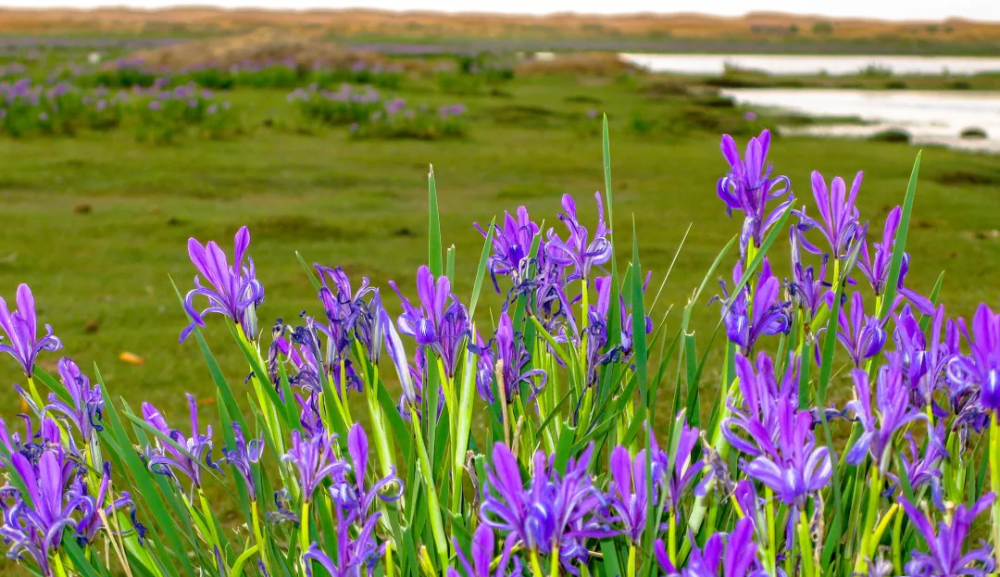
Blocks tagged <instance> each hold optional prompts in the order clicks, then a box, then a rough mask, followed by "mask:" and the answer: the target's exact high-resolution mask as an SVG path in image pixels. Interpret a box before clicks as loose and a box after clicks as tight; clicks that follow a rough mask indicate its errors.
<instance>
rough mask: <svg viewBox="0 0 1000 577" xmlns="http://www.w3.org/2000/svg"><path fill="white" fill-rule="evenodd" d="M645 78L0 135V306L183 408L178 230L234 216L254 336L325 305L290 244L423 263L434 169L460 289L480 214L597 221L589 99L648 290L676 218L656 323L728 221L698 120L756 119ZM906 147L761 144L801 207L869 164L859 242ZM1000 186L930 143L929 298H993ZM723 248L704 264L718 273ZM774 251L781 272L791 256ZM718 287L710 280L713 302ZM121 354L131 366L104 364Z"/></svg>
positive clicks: (186, 365)
mask: <svg viewBox="0 0 1000 577" xmlns="http://www.w3.org/2000/svg"><path fill="white" fill-rule="evenodd" d="M644 84H648V81H643V82H641V83H636V82H622V81H620V80H615V79H608V78H594V77H586V76H561V75H556V76H545V77H531V78H518V79H515V80H512V81H510V82H508V83H505V84H503V86H502V92H499V91H494V94H493V95H491V94H490V93H489V92H488V91H482V92H481V93H478V94H463V95H454V94H443V93H441V92H440V91H439V90H437V89H436V87H435V86H433V85H431V84H428V83H423V84H421V83H417V82H414V83H404V85H403V86H402V87H401V88H400V89H399V90H397V91H393V92H394V93H398V95H399V96H401V97H403V98H406V99H407V100H408V101H413V102H426V103H429V104H431V105H438V104H444V103H454V102H462V103H464V104H465V105H466V106H467V107H468V109H469V112H468V135H467V136H466V137H464V138H454V139H442V140H436V141H424V140H402V139H400V140H355V139H351V138H349V137H348V131H347V129H346V128H325V127H319V126H304V125H303V124H302V123H301V122H300V121H299V120H298V119H296V118H295V115H294V110H293V109H292V107H291V106H290V105H289V104H288V103H287V102H286V100H285V95H286V93H287V91H279V90H264V89H261V90H253V89H240V90H236V91H233V92H231V93H230V94H227V95H226V96H225V97H226V98H229V99H230V100H231V101H232V102H233V106H234V108H236V109H238V110H239V111H240V112H239V113H240V115H241V122H242V124H243V126H244V127H245V130H244V133H243V134H242V135H239V136H236V137H233V138H230V139H227V140H209V139H204V138H198V137H196V136H191V137H185V138H182V139H180V140H178V141H177V142H176V143H175V144H172V145H154V144H151V143H147V142H137V141H136V139H135V137H134V135H133V133H132V132H130V131H129V130H128V128H127V127H126V126H123V127H121V128H120V129H118V130H115V131H110V132H87V131H82V132H80V133H78V134H77V135H75V136H71V137H70V136H66V137H63V136H51V137H46V136H31V137H26V138H23V139H12V138H10V137H3V138H0V195H2V199H3V206H4V212H5V219H4V226H3V227H0V294H2V295H3V296H4V297H5V298H7V299H8V300H9V301H10V300H12V298H13V293H14V289H15V287H16V285H17V284H18V283H21V282H27V283H29V284H30V285H31V286H32V288H33V289H34V292H35V297H36V301H37V303H38V307H39V311H40V318H41V322H45V323H49V324H51V325H52V326H53V328H54V329H55V332H56V334H57V335H58V336H59V337H60V338H62V340H63V342H64V344H65V347H64V349H63V350H62V351H61V353H60V354H66V355H70V356H72V357H73V358H75V359H76V360H77V361H79V362H80V364H81V366H90V365H91V364H92V363H97V364H98V365H99V366H100V368H101V370H102V373H103V374H104V376H105V379H106V380H107V383H108V386H109V387H110V388H111V389H112V390H113V392H114V394H115V395H121V396H123V397H124V398H125V399H126V400H128V401H130V402H133V403H138V402H139V401H140V399H145V400H149V401H151V402H153V403H154V404H156V405H158V406H163V407H166V408H167V410H171V409H173V410H174V411H178V412H179V411H180V410H181V408H182V403H183V393H184V392H187V391H190V392H192V393H194V394H195V395H197V396H198V397H199V398H205V399H208V398H209V397H210V395H211V393H212V382H211V380H210V378H209V375H208V373H207V371H206V368H205V366H204V363H203V361H202V360H201V357H200V355H199V354H198V352H197V350H196V345H195V344H194V343H193V342H189V343H185V344H178V343H177V336H178V333H179V332H180V330H181V329H182V328H183V327H184V325H185V322H186V319H185V316H184V313H183V311H182V309H181V307H180V303H179V302H178V298H177V296H176V294H175V293H174V290H173V288H172V286H171V278H172V279H173V280H174V281H175V282H176V283H177V285H178V287H179V288H180V290H181V291H186V290H188V289H189V288H190V287H191V282H192V277H193V275H194V268H193V267H192V266H191V265H190V263H189V262H188V258H187V250H186V240H187V239H188V237H195V238H198V239H200V240H201V241H203V242H204V241H207V240H217V241H219V242H221V243H222V244H223V246H228V247H231V245H232V237H233V234H234V233H235V231H236V230H237V228H238V227H239V226H241V225H244V224H246V225H248V226H249V227H250V231H251V234H252V238H253V242H252V244H251V249H250V253H251V255H252V256H253V258H254V261H255V263H256V265H257V269H258V275H259V277H260V279H261V280H262V282H263V283H264V285H265V287H266V295H267V301H266V303H265V305H264V306H263V307H262V309H261V312H260V314H261V327H262V328H264V329H265V330H266V329H267V328H268V327H270V326H271V324H272V323H273V322H274V320H275V319H276V318H279V317H281V318H284V319H286V320H288V321H290V320H292V319H294V317H296V316H297V315H298V314H299V313H300V312H302V311H305V312H307V313H308V314H311V315H318V314H321V311H320V310H319V307H318V306H317V301H316V300H315V298H314V296H315V295H314V294H313V290H312V289H311V287H310V284H309V281H308V279H307V277H306V275H305V274H304V272H303V270H302V268H301V265H300V263H299V262H298V260H297V259H296V251H298V252H299V253H300V254H301V255H302V257H303V258H304V259H305V260H306V261H307V262H310V263H311V262H314V261H315V262H320V263H323V264H326V265H330V266H335V265H339V266H342V267H344V268H345V269H346V270H347V272H348V273H349V275H350V276H351V278H352V280H353V281H354V282H355V283H359V282H360V279H361V277H363V276H364V277H369V278H370V279H371V280H372V282H373V283H375V284H377V285H381V286H383V287H385V283H386V281H388V280H390V279H394V280H396V281H397V282H398V283H399V285H400V286H401V287H403V290H412V289H413V279H414V273H415V271H416V268H417V266H418V265H419V264H420V263H422V262H424V261H425V259H426V248H425V247H426V246H427V242H426V228H427V216H426V215H427V208H426V202H427V185H426V180H427V173H428V168H429V166H430V165H431V164H433V165H434V171H435V174H436V177H437V182H438V190H439V195H440V204H441V215H442V223H443V224H442V226H443V234H444V239H445V243H446V246H450V245H454V246H455V247H456V248H455V250H456V269H457V271H459V273H460V274H458V275H457V276H458V279H459V282H460V284H459V286H458V294H459V295H468V294H469V293H470V292H471V288H472V287H471V286H464V285H462V284H461V283H462V282H466V283H469V282H471V279H472V278H473V277H474V270H475V268H476V265H477V263H478V259H479V254H480V251H481V249H482V237H481V236H480V234H479V233H478V232H477V231H476V230H475V229H474V228H473V226H472V223H473V222H479V223H480V224H483V225H485V224H486V223H488V222H489V221H490V219H491V218H493V217H494V216H502V214H503V211H504V210H511V211H513V210H514V209H516V208H517V206H519V205H522V204H523V205H525V206H527V208H528V209H529V211H530V212H531V214H532V216H533V217H534V218H535V219H537V220H541V219H545V227H546V228H548V227H556V228H557V229H560V227H561V223H560V222H559V221H558V219H557V214H558V212H559V210H560V207H559V198H560V196H561V195H562V194H564V193H570V194H573V195H574V196H575V197H576V199H577V202H578V204H579V205H580V207H581V210H582V211H583V214H585V215H587V217H588V218H590V219H591V222H593V221H592V219H593V217H594V214H595V207H594V204H593V195H594V192H595V191H596V190H599V189H601V188H602V187H603V175H602V167H601V150H600V147H601V140H600V135H599V126H600V120H599V118H598V119H591V118H590V117H589V115H588V112H589V113H590V114H593V111H599V112H601V113H606V114H607V115H608V118H609V121H610V128H611V154H612V172H613V177H614V188H615V190H614V197H615V207H614V208H615V213H614V214H615V220H614V223H613V227H614V228H613V230H614V234H615V235H616V236H617V237H619V238H621V237H623V236H624V237H625V240H626V241H627V242H619V243H618V246H619V247H620V248H621V247H629V246H630V238H631V235H632V223H633V220H634V224H635V228H636V229H637V230H638V233H639V246H640V251H641V255H642V259H643V266H644V267H645V268H646V269H647V270H652V271H653V280H652V283H653V286H654V287H655V288H658V287H659V286H660V284H661V282H662V280H663V277H664V275H665V273H666V272H667V270H668V268H669V267H670V264H671V261H672V260H673V258H674V255H675V252H676V251H677V249H678V245H679V244H680V242H681V241H682V239H683V238H684V236H685V231H686V230H687V229H688V227H689V226H690V232H689V233H688V234H687V240H686V243H685V245H684V247H683V249H682V250H681V251H680V253H679V256H678V257H677V260H676V263H675V264H674V267H673V270H672V274H671V276H670V278H669V279H668V281H667V282H666V284H665V285H664V286H663V290H662V294H661V296H660V298H659V300H658V302H657V304H656V309H655V311H654V316H656V315H663V314H665V313H668V309H670V307H671V305H673V307H674V308H673V310H672V311H669V314H668V315H667V323H668V324H669V323H671V322H673V323H676V322H677V312H679V310H680V308H681V307H682V306H683V305H684V304H685V302H686V299H687V297H688V296H689V295H690V294H691V292H692V290H693V288H694V287H695V286H696V285H697V284H698V283H699V282H700V281H701V279H702V278H703V277H704V275H705V272H706V270H707V269H708V267H709V266H710V264H711V262H712V261H713V259H714V258H715V256H716V254H717V253H718V251H719V250H720V249H721V248H722V247H723V246H724V245H725V243H726V242H727V241H728V240H729V239H730V238H731V237H732V236H733V235H734V234H736V233H737V232H738V230H739V226H740V224H739V221H738V220H733V219H730V218H727V216H726V214H725V211H724V208H723V204H722V202H721V201H719V200H718V198H717V197H716V194H715V183H716V180H717V179H718V177H719V176H721V175H722V174H723V173H724V169H725V164H724V162H723V159H722V157H721V155H720V153H719V148H718V140H719V133H718V131H717V130H713V129H712V128H713V125H712V124H711V122H715V123H716V124H717V125H718V126H717V129H718V130H732V131H735V132H738V133H740V135H739V136H737V140H738V141H739V142H741V143H742V142H744V141H745V139H746V137H747V134H752V133H753V132H755V131H756V130H757V129H758V128H759V127H760V126H762V125H763V124H765V123H766V120H767V119H766V118H763V119H760V120H758V121H757V122H756V123H754V124H753V125H748V124H747V123H743V122H742V121H741V120H740V111H737V110H731V111H728V110H724V109H723V110H721V112H720V109H717V108H713V107H711V106H707V105H705V104H698V103H697V102H695V101H693V100H692V99H691V98H689V97H678V96H669V95H666V96H665V95H663V94H660V93H658V92H657V91H655V90H653V91H650V90H648V89H644V88H643V85H644ZM497 94H500V95H499V96H498V95H497ZM713 115H714V116H713ZM705 118H709V119H713V118H714V120H709V121H706V120H705ZM692 119H694V120H692ZM693 122H699V123H700V125H699V124H693ZM706 124H708V126H706ZM916 153H917V149H916V148H914V147H910V146H906V145H900V144H891V143H876V142H864V141H849V140H821V139H792V138H776V139H775V140H774V142H773V145H772V150H771V156H770V158H771V161H772V162H773V163H774V166H775V171H776V172H777V173H781V174H787V175H788V176H789V177H790V178H791V181H792V184H793V191H794V192H795V194H796V196H797V197H798V198H799V201H800V203H802V204H809V205H813V200H812V193H811V190H810V188H809V184H808V183H809V180H808V178H809V173H810V172H811V171H812V170H819V171H821V172H822V173H823V174H824V175H825V176H827V177H828V178H829V177H832V176H833V175H843V176H845V177H851V176H853V174H854V173H855V172H856V171H858V170H864V171H865V179H864V184H863V186H862V190H861V193H860V195H859V201H858V202H859V204H860V206H861V209H862V215H863V216H864V217H866V218H868V219H870V220H871V221H872V222H871V226H870V229H869V235H870V236H872V237H875V236H876V235H879V236H880V234H881V226H882V222H881V219H882V218H883V217H884V215H885V214H886V213H887V212H888V210H889V209H890V208H891V207H892V206H895V205H896V204H898V203H900V202H901V201H902V198H903V195H904V191H905V186H906V182H907V178H908V176H909V172H910V169H911V167H912V164H913V160H914V157H915V155H916ZM997 183H1000V161H998V160H997V159H996V158H993V157H989V156H981V155H971V154H966V153H958V152H953V151H949V150H945V149H939V148H933V149H927V150H925V151H924V158H923V163H922V172H921V178H920V183H919V187H918V193H917V200H916V206H915V213H914V214H915V216H914V223H913V230H912V234H911V235H910V238H909V241H908V245H907V247H908V249H909V251H910V252H911V254H912V257H913V258H912V266H911V271H910V276H909V278H908V279H907V283H908V284H909V285H910V286H912V287H914V288H916V289H918V290H921V291H924V292H930V290H931V288H932V287H933V285H934V283H935V281H936V279H937V278H938V275H939V274H940V273H941V271H946V277H945V281H944V287H943V290H942V292H941V298H942V299H943V302H945V303H947V305H948V306H949V307H950V309H951V310H952V311H955V312H960V313H963V314H969V313H971V311H972V307H973V306H974V304H976V303H978V302H979V301H981V300H987V301H989V300H991V299H995V298H996V296H997V295H996V293H997V292H998V289H997V286H998V281H1000V271H998V270H997V269H996V267H995V266H993V263H995V262H997V261H996V259H997V257H998V256H1000V233H998V232H997V231H996V229H997V228H998V227H1000V226H998V224H997V220H996V207H997V203H998V202H1000V198H998V188H997ZM797 204H799V203H797ZM812 210H814V209H812ZM782 242H784V239H782ZM778 254H780V252H779V253H778ZM621 258H623V259H627V258H628V257H627V255H621ZM731 262H732V259H731V258H730V259H728V260H727V261H726V262H725V264H724V265H723V267H720V270H718V271H716V273H715V275H713V276H716V277H719V278H725V279H727V280H728V278H729V276H730V275H729V272H728V267H729V266H731ZM773 264H774V266H775V267H776V268H777V270H779V271H782V272H783V273H784V272H786V271H787V268H788V265H787V263H783V262H781V263H773ZM384 290H385V291H388V294H384V296H385V301H386V302H387V305H388V306H389V307H390V310H397V311H398V310H399V309H398V302H397V299H396V297H395V295H393V294H392V293H391V291H389V290H388V287H385V289H384ZM716 292H717V290H716V285H715V283H714V282H711V283H710V285H709V287H708V290H707V295H711V294H715V293H716ZM486 293H488V295H489V296H488V297H487V300H485V301H484V302H485V303H487V304H488V305H489V306H483V307H480V314H482V315H490V314H493V313H495V312H496V311H497V307H498V306H499V303H500V299H499V297H496V296H495V295H493V291H492V289H490V290H488V291H486ZM702 300H703V301H705V303H706V304H705V305H704V306H699V307H698V308H697V309H696V315H697V318H696V326H698V327H699V330H701V331H702V332H703V333H706V336H705V337H704V338H706V339H707V337H708V334H710V333H711V331H712V330H714V328H715V326H716V323H717V320H718V308H717V305H716V306H710V305H708V304H707V298H705V297H703V299H702ZM216 320H218V319H212V318H211V317H210V319H209V330H208V335H209V337H210V339H209V340H210V342H211V343H213V344H214V345H215V347H216V350H215V353H216V355H217V356H218V358H219V359H220V361H221V362H222V363H223V367H224V368H226V369H228V370H229V374H228V376H229V378H230V379H231V380H232V381H233V382H238V381H240V380H241V379H242V378H243V377H245V376H246V375H242V374H239V370H242V369H240V368H239V367H241V366H242V362H241V360H240V359H238V358H237V357H239V355H240V353H239V352H238V351H237V350H236V348H235V347H231V346H229V345H230V343H229V337H228V335H227V334H226V330H225V328H224V327H223V323H221V322H214V321H216ZM123 352H128V353H132V354H134V355H137V356H138V357H140V358H141V359H142V360H143V362H142V364H139V365H137V364H132V363H127V362H124V361H122V360H120V355H121V353H123ZM57 358H58V355H56V354H47V355H43V356H42V357H41V364H42V366H45V367H47V368H48V369H50V370H54V365H55V361H56V360H57ZM0 380H2V381H6V382H11V381H14V382H16V381H18V380H19V378H18V375H17V373H16V369H15V365H14V363H13V362H12V361H11V362H3V363H0ZM8 399H10V403H8V405H7V406H6V408H5V410H4V413H5V414H6V415H8V416H9V415H11V414H12V413H15V412H17V407H16V405H15V404H13V403H14V399H15V397H14V394H13V391H10V395H8Z"/></svg>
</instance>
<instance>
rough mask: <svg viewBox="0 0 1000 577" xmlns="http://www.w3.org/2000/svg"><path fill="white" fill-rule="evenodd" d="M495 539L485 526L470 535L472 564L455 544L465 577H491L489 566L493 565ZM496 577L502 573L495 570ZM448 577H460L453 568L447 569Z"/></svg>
mask: <svg viewBox="0 0 1000 577" xmlns="http://www.w3.org/2000/svg"><path fill="white" fill-rule="evenodd" d="M495 541H496V537H494V536H493V529H490V527H489V526H487V525H479V528H478V529H476V532H475V533H473V534H472V563H471V564H470V563H469V560H468V558H466V556H465V553H464V552H462V548H461V547H459V546H458V542H457V541H456V542H455V552H456V553H458V560H459V562H460V563H461V564H462V568H463V569H465V575H466V576H467V577H493V576H492V575H491V574H490V564H491V563H493V551H494V548H495V546H496V543H495ZM496 575H497V577H501V575H503V573H501V572H500V569H498V570H497V574H496ZM448 577H461V575H460V574H459V572H458V571H456V570H455V569H454V568H453V567H451V568H449V569H448Z"/></svg>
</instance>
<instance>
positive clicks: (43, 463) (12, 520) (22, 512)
mask: <svg viewBox="0 0 1000 577" xmlns="http://www.w3.org/2000/svg"><path fill="white" fill-rule="evenodd" d="M11 466H12V467H13V469H14V472H15V474H17V475H18V476H19V477H20V479H21V481H22V482H23V483H24V485H25V486H26V488H27V490H28V495H20V493H18V494H17V495H16V496H15V498H14V503H13V505H12V506H11V507H10V508H9V509H7V510H5V511H4V514H3V525H2V526H0V534H2V535H3V537H4V539H5V540H6V541H7V542H8V543H10V550H9V551H8V553H7V556H8V557H11V558H14V559H18V558H20V557H22V556H24V555H28V556H30V557H32V558H34V560H35V562H36V563H37V564H38V567H39V569H40V570H41V572H42V574H43V575H45V576H46V577H49V576H51V575H52V574H53V573H52V568H51V567H50V565H49V560H50V559H51V557H52V556H53V554H54V552H55V551H57V550H58V549H59V545H60V544H61V543H62V538H63V533H64V531H65V530H66V529H68V528H72V527H74V525H75V524H76V519H74V517H73V515H74V514H76V513H84V514H85V513H87V512H88V511H90V510H91V509H92V508H93V507H94V504H93V500H92V499H89V498H87V497H84V496H80V495H72V496H71V495H68V493H69V492H68V491H67V490H66V487H67V483H68V481H69V480H70V479H71V477H72V476H73V474H74V473H75V471H76V465H75V464H74V463H73V461H72V460H71V459H70V458H69V456H68V455H67V454H65V453H64V452H63V451H62V449H61V448H57V449H55V450H48V451H45V452H43V453H42V454H41V456H40V457H39V459H38V462H37V463H32V462H30V461H29V460H28V459H27V458H26V457H25V456H24V455H22V454H20V453H14V454H12V455H11ZM29 499H30V503H29V502H28V500H29Z"/></svg>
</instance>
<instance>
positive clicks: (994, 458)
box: [990, 412, 1000, 562]
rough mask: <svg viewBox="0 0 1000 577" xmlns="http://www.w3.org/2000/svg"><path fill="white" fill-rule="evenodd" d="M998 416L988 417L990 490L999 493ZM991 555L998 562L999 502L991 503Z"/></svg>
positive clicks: (999, 553) (999, 558)
mask: <svg viewBox="0 0 1000 577" xmlns="http://www.w3.org/2000/svg"><path fill="white" fill-rule="evenodd" d="M998 417H1000V415H998V414H997V412H994V413H993V414H992V415H990V488H991V489H992V490H993V493H994V494H997V493H998V492H1000V423H998V422H997V419H998ZM993 554H994V555H995V556H996V559H997V560H998V562H1000V501H997V500H994V501H993Z"/></svg>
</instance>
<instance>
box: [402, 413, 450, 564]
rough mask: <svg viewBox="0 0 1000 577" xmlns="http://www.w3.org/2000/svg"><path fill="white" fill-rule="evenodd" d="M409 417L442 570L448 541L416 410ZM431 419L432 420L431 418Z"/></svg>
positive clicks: (446, 560) (446, 559)
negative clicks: (411, 422) (425, 487)
mask: <svg viewBox="0 0 1000 577" xmlns="http://www.w3.org/2000/svg"><path fill="white" fill-rule="evenodd" d="M410 417H411V418H412V419H413V437H414V439H415V440H416V442H417V458H418V460H419V461H420V473H421V475H422V476H423V478H424V483H425V484H426V486H427V508H428V512H427V513H428V515H427V516H428V517H430V522H431V532H432V533H433V534H434V548H435V549H437V554H438V560H439V561H440V562H441V568H442V569H443V568H444V567H446V566H447V565H448V541H447V539H446V538H445V535H444V522H443V521H442V519H441V504H440V503H439V502H438V496H437V491H436V490H435V488H434V476H433V474H432V473H431V460H430V457H428V456H427V447H426V446H425V445H424V438H423V436H422V435H421V434H420V418H419V416H418V415H417V410H416V409H415V408H413V407H412V406H411V407H410ZM431 418H434V417H433V416H432V417H431Z"/></svg>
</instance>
